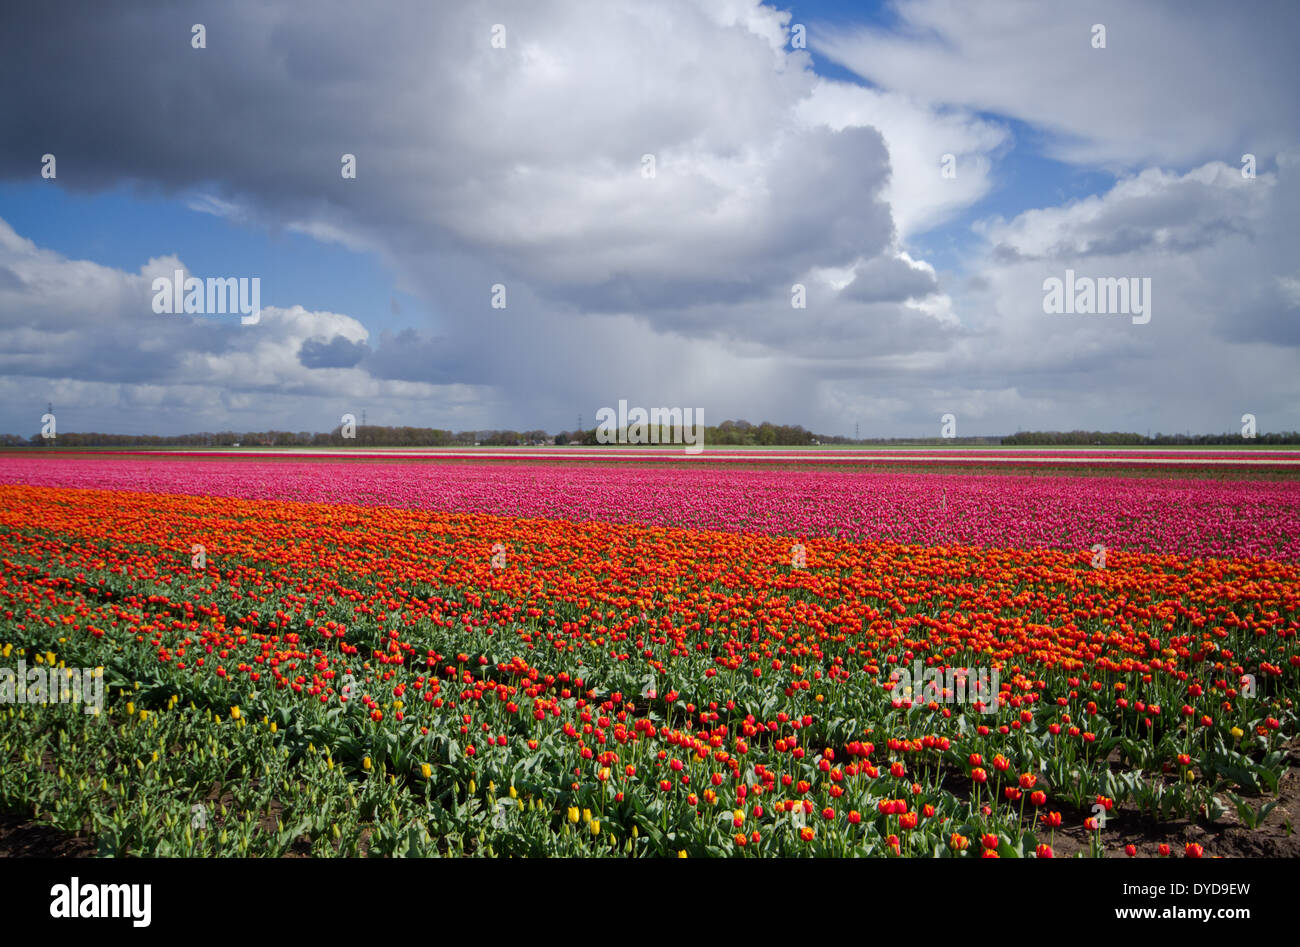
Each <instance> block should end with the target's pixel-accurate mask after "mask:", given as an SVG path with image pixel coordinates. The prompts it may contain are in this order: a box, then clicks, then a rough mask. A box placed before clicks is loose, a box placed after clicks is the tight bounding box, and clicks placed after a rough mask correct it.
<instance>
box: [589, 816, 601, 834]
mask: <svg viewBox="0 0 1300 947" xmlns="http://www.w3.org/2000/svg"><path fill="white" fill-rule="evenodd" d="M587 828H589V829H590V830H591V834H592V835H599V834H600V820H599V819H592V820H591V821H590V822H588V823H587Z"/></svg>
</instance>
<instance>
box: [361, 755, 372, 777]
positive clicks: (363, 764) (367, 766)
mask: <svg viewBox="0 0 1300 947" xmlns="http://www.w3.org/2000/svg"><path fill="white" fill-rule="evenodd" d="M361 768H362V769H364V770H365V771H366V772H367V773H368V772H370V757H368V756H367V757H366V758H365V759H363V760H362V761H361Z"/></svg>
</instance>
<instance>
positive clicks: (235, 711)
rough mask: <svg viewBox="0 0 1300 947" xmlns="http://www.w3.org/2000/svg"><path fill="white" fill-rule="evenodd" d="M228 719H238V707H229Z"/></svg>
mask: <svg viewBox="0 0 1300 947" xmlns="http://www.w3.org/2000/svg"><path fill="white" fill-rule="evenodd" d="M230 719H231V720H238V719H239V708H238V707H231V708H230Z"/></svg>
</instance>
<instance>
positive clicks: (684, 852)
mask: <svg viewBox="0 0 1300 947" xmlns="http://www.w3.org/2000/svg"><path fill="white" fill-rule="evenodd" d="M677 857H678V858H685V857H686V849H684V848H683V849H682V850H681V851H679V852H678V853H677Z"/></svg>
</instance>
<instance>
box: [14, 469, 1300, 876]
mask: <svg viewBox="0 0 1300 947" xmlns="http://www.w3.org/2000/svg"><path fill="white" fill-rule="evenodd" d="M706 461H707V454H706V455H705V457H704V458H703V459H701V460H700V461H698V462H694V461H693V462H689V463H687V462H674V463H671V464H665V463H653V462H645V463H637V462H631V463H628V464H620V465H608V464H602V463H601V462H598V461H592V462H588V461H586V460H578V461H574V462H565V463H556V462H551V461H549V460H548V461H544V462H538V463H529V462H525V461H521V460H516V459H507V460H503V461H486V460H473V459H469V460H455V461H453V460H442V459H437V458H432V459H418V460H414V459H406V460H401V459H394V458H391V457H389V458H377V459H370V460H361V459H339V458H319V457H318V458H310V457H305V456H291V457H244V458H232V457H228V456H183V455H152V456H151V455H147V454H138V455H110V454H104V455H95V454H75V453H68V454H58V453H51V454H50V455H49V456H44V455H41V454H38V453H36V452H13V453H8V454H3V455H0V655H3V660H2V661H0V667H14V666H15V665H16V663H17V662H18V661H19V660H21V661H22V662H24V666H25V667H28V668H33V667H41V668H47V669H48V668H54V669H56V670H58V671H60V672H62V671H64V670H65V669H97V668H102V669H103V671H102V674H103V680H104V699H103V704H102V707H99V708H95V709H96V711H97V712H87V711H88V710H90V709H91V708H89V707H86V706H83V705H80V704H77V703H75V702H73V703H58V702H40V701H32V700H28V701H25V702H20V701H17V700H12V699H10V700H7V701H6V702H4V703H0V721H3V725H2V726H0V812H3V813H10V814H16V815H19V816H21V817H23V818H24V819H27V820H30V821H32V822H35V823H38V824H41V825H44V826H49V827H52V828H54V829H57V830H58V831H59V832H61V833H65V834H66V835H68V836H75V837H77V838H79V839H83V840H85V844H86V845H87V846H90V847H91V848H93V851H95V852H98V853H99V854H103V855H128V854H129V855H148V856H189V855H201V856H246V855H257V856H285V855H289V856H293V855H300V856H340V855H341V856H354V855H387V856H433V855H440V856H462V855H465V856H530V857H546V856H588V857H647V856H649V857H681V856H687V857H697V858H698V857H763V856H786V857H790V856H820V857H866V856H870V857H886V858H890V857H925V858H929V857H940V858H949V857H960V858H975V857H989V858H991V857H1000V858H1008V857H1024V858H1035V857H1037V858H1046V857H1073V856H1081V857H1091V856H1099V857H1111V858H1124V857H1132V856H1139V857H1160V856H1174V857H1202V856H1204V857H1210V856H1215V855H1234V854H1242V853H1251V852H1253V853H1259V854H1274V855H1276V854H1296V853H1297V852H1296V849H1295V848H1294V840H1293V838H1292V835H1291V819H1292V816H1293V813H1292V811H1291V810H1293V809H1294V807H1295V806H1296V805H1297V802H1296V800H1297V795H1296V792H1295V786H1296V776H1295V774H1294V773H1293V772H1292V766H1293V765H1295V763H1296V754H1297V745H1298V744H1297V733H1298V731H1300V719H1298V715H1297V707H1296V700H1297V697H1300V646H1298V645H1297V641H1296V633H1297V630H1298V629H1300V480H1297V479H1295V478H1293V477H1290V476H1279V477H1275V478H1266V477H1260V476H1254V475H1252V474H1251V473H1250V472H1249V471H1247V470H1245V469H1244V468H1243V469H1241V470H1238V469H1237V468H1231V467H1229V468H1226V471H1227V472H1225V471H1224V470H1219V471H1217V472H1215V474H1214V475H1213V476H1211V475H1209V474H1208V473H1207V472H1205V471H1198V470H1190V471H1187V472H1184V473H1183V474H1181V475H1179V476H1170V477H1157V476H1141V475H1140V476H1131V475H1130V476H1123V477H1120V476H1107V475H1106V472H1105V471H1101V472H1100V473H1098V472H1096V471H1090V475H1089V476H1073V475H1072V474H1071V472H1070V471H1068V470H1067V471H1064V472H1058V473H1056V474H1053V475H1045V476H1030V475H1027V474H1025V473H1023V472H1009V471H999V470H996V469H990V468H989V466H987V465H976V466H974V467H973V468H972V469H971V470H970V471H968V472H950V471H944V472H928V471H925V470H921V469H916V468H914V467H906V468H899V469H879V468H875V467H872V468H870V469H856V468H854V467H853V466H852V464H847V463H839V464H825V465H823V464H816V465H813V464H809V465H804V466H798V465H794V464H791V465H777V464H765V463H764V462H763V461H762V460H761V459H759V460H756V461H754V462H752V463H746V464H744V465H728V464H717V463H715V464H709V463H707V462H706ZM975 682H979V683H978V685H977V684H976V683H975Z"/></svg>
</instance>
